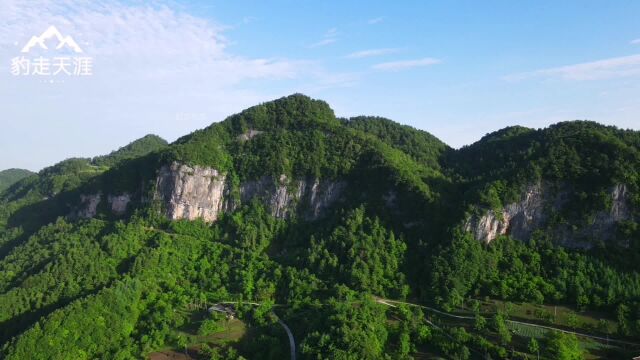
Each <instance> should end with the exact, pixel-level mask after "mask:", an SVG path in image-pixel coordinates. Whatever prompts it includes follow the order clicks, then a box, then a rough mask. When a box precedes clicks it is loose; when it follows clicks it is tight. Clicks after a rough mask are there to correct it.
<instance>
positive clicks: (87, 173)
mask: <svg viewBox="0 0 640 360" xmlns="http://www.w3.org/2000/svg"><path fill="white" fill-rule="evenodd" d="M166 146H167V142H166V141H165V140H163V139H161V138H160V137H158V136H156V135H146V136H144V137H142V138H140V139H138V140H135V141H133V142H131V143H130V144H128V145H126V146H124V147H122V148H120V149H119V150H117V151H113V152H112V153H110V154H108V155H104V156H98V157H95V158H93V159H89V158H71V159H66V160H63V161H61V162H59V163H57V164H55V165H53V166H50V167H47V168H44V169H42V170H41V171H40V172H38V173H37V174H35V175H34V176H30V177H27V178H24V179H23V180H21V181H18V182H16V183H15V184H14V186H12V187H11V188H10V189H8V190H7V191H5V192H4V193H0V203H2V204H3V205H4V206H2V208H0V226H2V225H3V224H6V223H7V221H9V220H11V221H12V224H15V225H16V226H20V227H22V228H26V227H38V226H41V225H43V224H46V223H47V222H48V221H49V220H51V219H55V217H56V216H60V215H66V214H63V213H61V211H63V210H61V209H64V208H65V206H66V202H65V201H66V200H62V199H63V198H65V197H66V196H69V194H70V192H72V191H73V190H74V189H76V188H77V187H79V186H80V185H82V184H85V183H86V182H87V181H89V180H90V179H92V178H94V177H96V176H97V175H100V174H103V173H104V172H105V171H107V170H109V169H110V168H111V167H115V166H117V165H118V164H119V163H122V162H126V161H127V160H131V159H133V158H135V157H138V156H143V155H147V154H150V153H153V152H155V151H158V150H160V149H162V148H164V147H166ZM16 212H17V213H16ZM22 214H26V216H23V215H22Z"/></svg>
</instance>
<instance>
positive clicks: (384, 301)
mask: <svg viewBox="0 0 640 360" xmlns="http://www.w3.org/2000/svg"><path fill="white" fill-rule="evenodd" d="M374 299H375V301H376V302H377V303H379V304H382V305H386V306H391V307H396V305H397V304H401V305H407V306H413V307H419V308H421V309H426V310H429V311H431V312H434V313H436V314H439V315H443V316H448V317H450V318H455V319H464V320H475V317H473V316H463V315H454V314H449V313H446V312H444V311H440V310H438V309H434V308H432V307H428V306H424V305H419V304H413V303H408V302H404V301H397V300H389V299H384V298H379V297H374ZM505 322H507V323H511V324H519V325H526V326H531V327H536V328H540V329H545V330H553V331H560V332H563V333H566V334H573V335H575V336H580V337H584V338H589V339H594V340H600V341H606V342H608V343H616V344H623V345H631V346H640V344H638V343H632V342H629V341H624V340H617V339H610V338H608V337H602V336H596V335H589V334H585V333H580V332H575V331H569V330H564V329H559V328H556V327H552V326H545V325H539V324H534V323H528V322H524V321H517V320H505Z"/></svg>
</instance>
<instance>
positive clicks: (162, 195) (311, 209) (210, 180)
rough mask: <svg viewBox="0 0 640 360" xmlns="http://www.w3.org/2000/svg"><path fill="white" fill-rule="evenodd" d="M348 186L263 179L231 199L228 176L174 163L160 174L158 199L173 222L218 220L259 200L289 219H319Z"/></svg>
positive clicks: (242, 186) (244, 186) (241, 188)
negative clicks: (227, 213)
mask: <svg viewBox="0 0 640 360" xmlns="http://www.w3.org/2000/svg"><path fill="white" fill-rule="evenodd" d="M345 187H346V183H344V182H331V181H320V180H318V179H288V178H287V177H286V176H284V175H281V176H280V177H279V178H278V179H273V178H271V177H263V178H261V179H258V180H254V181H247V182H244V183H242V184H240V186H239V189H238V190H239V195H240V196H239V199H234V197H233V196H231V192H232V189H231V184H230V182H229V181H228V179H227V177H226V175H225V174H221V173H219V172H218V171H217V170H215V169H212V168H205V167H198V166H188V165H184V164H178V163H173V164H171V165H169V166H164V167H162V168H161V169H160V171H159V173H158V178H157V182H156V194H155V198H156V199H159V200H161V201H162V202H163V204H164V206H165V209H166V215H167V216H168V217H169V218H170V219H172V220H178V219H189V220H194V219H198V218H200V219H203V220H205V221H207V222H213V221H215V220H217V219H218V218H219V216H220V214H222V213H223V212H226V211H233V210H234V209H235V208H237V207H238V206H239V205H241V204H243V203H248V202H250V201H251V200H252V199H254V198H257V199H259V200H260V201H262V202H263V203H264V204H265V205H266V206H267V208H268V209H269V211H270V212H271V214H272V215H273V216H275V217H277V218H286V217H289V216H291V215H292V214H294V213H298V214H300V215H301V216H303V217H304V218H306V219H310V220H311V219H316V218H318V217H320V216H321V215H322V214H323V213H324V211H325V210H326V209H327V208H328V207H329V206H331V205H332V204H333V203H334V202H336V201H337V200H339V198H340V195H341V193H342V191H343V190H344V188H345Z"/></svg>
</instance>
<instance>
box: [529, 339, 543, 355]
mask: <svg viewBox="0 0 640 360" xmlns="http://www.w3.org/2000/svg"><path fill="white" fill-rule="evenodd" d="M527 349H528V350H529V352H530V353H531V354H536V355H537V357H538V359H540V345H539V344H538V340H536V339H535V338H531V340H529V345H528V346H527Z"/></svg>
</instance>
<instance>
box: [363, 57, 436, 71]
mask: <svg viewBox="0 0 640 360" xmlns="http://www.w3.org/2000/svg"><path fill="white" fill-rule="evenodd" d="M441 62H442V61H441V60H439V59H434V58H423V59H416V60H401V61H390V62H384V63H380V64H376V65H373V66H372V68H373V69H375V70H385V71H399V70H406V69H412V68H416V67H422V66H430V65H435V64H440V63H441Z"/></svg>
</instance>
